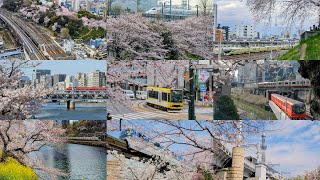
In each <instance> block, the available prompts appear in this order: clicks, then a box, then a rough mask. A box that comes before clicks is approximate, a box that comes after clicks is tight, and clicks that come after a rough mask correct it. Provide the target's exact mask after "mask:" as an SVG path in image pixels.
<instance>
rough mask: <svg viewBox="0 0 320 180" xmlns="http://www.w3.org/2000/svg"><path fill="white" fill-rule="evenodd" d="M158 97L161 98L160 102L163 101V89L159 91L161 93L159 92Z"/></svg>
mask: <svg viewBox="0 0 320 180" xmlns="http://www.w3.org/2000/svg"><path fill="white" fill-rule="evenodd" d="M158 99H159V102H160V103H161V101H162V92H161V91H159V93H158Z"/></svg>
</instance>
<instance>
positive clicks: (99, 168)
mask: <svg viewBox="0 0 320 180" xmlns="http://www.w3.org/2000/svg"><path fill="white" fill-rule="evenodd" d="M35 155H37V156H39V158H40V159H42V160H43V161H44V163H45V164H46V165H47V166H49V167H55V168H58V169H60V170H63V171H64V172H66V173H67V174H68V175H69V176H68V177H59V179H61V180H64V179H70V180H82V179H83V180H87V179H88V180H106V171H107V170H106V149H105V148H102V147H94V146H86V145H78V144H64V145H63V146H62V147H60V146H59V147H51V146H44V147H43V148H41V150H40V151H39V152H37V153H36V154H35V153H33V154H32V155H31V156H35ZM38 174H39V175H40V177H41V179H51V176H49V175H48V174H45V173H43V172H38Z"/></svg>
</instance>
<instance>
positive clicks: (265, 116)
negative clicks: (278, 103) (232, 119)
mask: <svg viewBox="0 0 320 180" xmlns="http://www.w3.org/2000/svg"><path fill="white" fill-rule="evenodd" d="M232 100H233V102H234V104H235V106H236V107H237V108H240V109H242V110H244V111H245V112H246V115H245V116H244V117H241V119H250V120H276V119H277V117H276V116H275V115H274V114H273V112H270V111H267V110H265V109H263V108H261V107H259V106H257V105H253V104H250V103H246V102H243V101H240V100H237V99H235V98H232Z"/></svg>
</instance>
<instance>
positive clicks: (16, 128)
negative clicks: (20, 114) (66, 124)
mask: <svg viewBox="0 0 320 180" xmlns="http://www.w3.org/2000/svg"><path fill="white" fill-rule="evenodd" d="M63 133H64V130H63V129H61V128H60V127H57V126H55V122H54V121H41V120H25V121H21V120H1V121H0V147H1V148H0V150H1V152H2V156H1V159H0V162H4V161H5V160H6V159H7V158H8V157H9V156H10V157H12V158H14V159H16V160H17V161H18V162H19V163H21V164H23V165H28V166H30V167H31V168H33V169H35V170H41V171H43V172H46V173H49V174H51V173H53V174H56V175H65V173H63V172H62V171H60V170H59V169H56V168H52V167H47V166H46V165H45V164H44V163H43V162H42V161H41V160H40V159H38V158H37V157H32V156H30V153H34V152H37V151H39V150H40V149H41V148H42V147H43V146H45V145H51V144H59V143H63V142H64V139H63V138H62V137H61V135H63Z"/></svg>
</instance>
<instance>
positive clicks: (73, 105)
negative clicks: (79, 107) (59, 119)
mask: <svg viewBox="0 0 320 180" xmlns="http://www.w3.org/2000/svg"><path fill="white" fill-rule="evenodd" d="M67 108H68V109H75V108H76V102H74V101H72V100H68V101H67Z"/></svg>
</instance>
